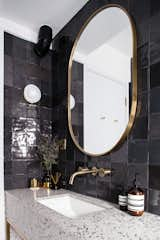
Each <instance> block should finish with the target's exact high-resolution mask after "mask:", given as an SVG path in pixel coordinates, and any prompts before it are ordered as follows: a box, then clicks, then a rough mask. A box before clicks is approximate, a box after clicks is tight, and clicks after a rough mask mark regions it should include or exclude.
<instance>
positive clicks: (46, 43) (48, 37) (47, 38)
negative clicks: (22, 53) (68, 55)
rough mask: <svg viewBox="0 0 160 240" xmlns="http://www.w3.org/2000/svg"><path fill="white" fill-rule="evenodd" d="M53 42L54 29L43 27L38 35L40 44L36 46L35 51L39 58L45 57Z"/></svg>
mask: <svg viewBox="0 0 160 240" xmlns="http://www.w3.org/2000/svg"><path fill="white" fill-rule="evenodd" d="M51 42H52V28H51V27H49V26H47V25H43V26H41V27H40V30H39V34H38V43H37V44H35V46H34V51H35V53H36V54H37V55H38V56H39V57H44V56H45V55H46V54H47V52H48V51H49V47H50V45H51Z"/></svg>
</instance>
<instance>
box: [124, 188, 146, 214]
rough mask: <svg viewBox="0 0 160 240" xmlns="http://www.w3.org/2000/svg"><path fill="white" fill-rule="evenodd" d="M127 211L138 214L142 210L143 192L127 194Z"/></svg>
mask: <svg viewBox="0 0 160 240" xmlns="http://www.w3.org/2000/svg"><path fill="white" fill-rule="evenodd" d="M128 211H129V212H131V213H133V215H137V214H138V216H139V214H140V215H142V214H141V213H143V212H144V194H143V193H142V192H140V194H136V195H135V194H128Z"/></svg>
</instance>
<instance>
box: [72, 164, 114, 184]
mask: <svg viewBox="0 0 160 240" xmlns="http://www.w3.org/2000/svg"><path fill="white" fill-rule="evenodd" d="M89 173H91V174H92V175H93V176H96V175H97V174H98V175H99V176H100V177H104V176H105V175H107V174H110V173H111V170H110V169H105V168H99V169H98V168H96V167H92V169H89V168H82V167H79V168H78V171H77V172H75V173H73V174H72V175H71V177H70V180H69V184H71V185H73V182H74V179H75V177H76V176H79V175H84V174H89Z"/></svg>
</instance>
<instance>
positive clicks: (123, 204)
mask: <svg viewBox="0 0 160 240" xmlns="http://www.w3.org/2000/svg"><path fill="white" fill-rule="evenodd" d="M118 204H119V208H120V210H122V211H127V195H121V194H120V195H118Z"/></svg>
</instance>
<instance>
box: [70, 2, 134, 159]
mask: <svg viewBox="0 0 160 240" xmlns="http://www.w3.org/2000/svg"><path fill="white" fill-rule="evenodd" d="M110 7H117V8H119V9H121V10H122V11H124V13H125V14H126V15H127V16H128V19H129V22H130V25H131V31H132V40H133V58H132V69H131V73H132V81H133V84H132V104H131V110H130V116H129V121H128V124H127V126H126V129H125V130H124V132H123V134H122V136H121V137H120V139H119V140H118V141H117V143H116V144H115V146H113V147H112V148H111V149H110V150H108V151H106V152H104V153H101V154H93V153H89V152H86V151H85V150H84V149H83V148H82V147H81V146H80V144H79V143H78V141H77V139H76V137H75V135H74V132H73V128H72V124H71V110H70V95H71V81H72V79H71V76H72V64H73V55H74V52H75V49H76V47H77V44H78V41H79V39H80V37H81V34H82V33H83V31H84V29H85V28H86V26H87V25H88V24H89V22H90V21H91V20H92V19H93V18H94V17H95V16H96V15H97V14H98V13H100V12H101V11H102V10H104V9H107V8H110ZM136 110H137V34H136V28H135V24H134V21H133V20H132V17H131V16H130V14H129V13H128V12H127V10H126V9H125V8H123V7H122V6H120V5H118V4H106V5H104V6H102V7H100V8H99V9H97V10H96V11H94V12H93V13H92V14H91V16H90V17H89V18H88V19H87V20H86V22H85V23H84V24H83V26H82V28H81V29H80V31H79V33H78V35H77V37H76V40H75V42H74V45H73V48H72V51H71V55H70V59H69V64H68V126H69V132H70V134H71V138H72V140H73V142H74V144H75V145H76V147H77V148H78V149H79V150H80V151H81V152H83V153H84V154H87V155H90V156H93V157H97V156H102V155H105V154H107V153H110V152H111V151H112V150H113V149H115V148H116V147H118V146H119V145H120V144H122V143H123V142H124V140H125V139H126V137H127V136H128V134H129V132H130V131H131V128H132V127H133V123H134V120H135V117H136Z"/></svg>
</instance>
